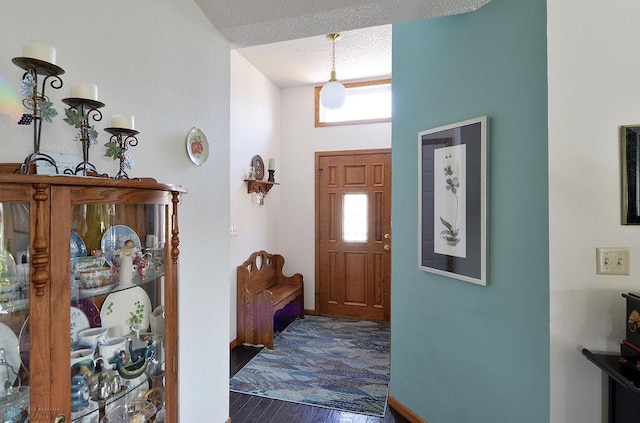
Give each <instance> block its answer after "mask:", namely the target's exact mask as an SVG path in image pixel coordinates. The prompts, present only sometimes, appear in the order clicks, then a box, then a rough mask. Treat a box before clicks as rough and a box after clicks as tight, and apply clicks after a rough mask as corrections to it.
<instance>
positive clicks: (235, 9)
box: [195, 0, 491, 88]
mask: <svg viewBox="0 0 640 423" xmlns="http://www.w3.org/2000/svg"><path fill="white" fill-rule="evenodd" d="M489 1H491V0H321V1H318V0H257V1H256V0H195V2H196V4H198V6H199V7H200V8H201V9H202V11H203V12H204V14H205V15H206V16H207V17H208V18H209V20H210V21H211V22H212V23H213V26H214V27H215V28H216V29H217V30H218V31H219V32H220V33H221V34H222V35H223V36H224V37H225V38H227V40H229V42H230V43H231V46H232V48H235V49H237V51H238V52H239V53H240V54H241V55H242V56H243V57H245V58H246V59H247V60H248V61H249V62H250V63H251V64H253V65H254V66H255V67H256V68H257V69H258V70H260V71H261V72H262V73H263V74H264V75H265V76H266V77H267V78H269V79H270V80H271V81H273V82H274V83H275V84H276V85H277V86H278V87H280V88H286V87H293V86H300V85H308V84H316V83H322V82H325V81H326V80H328V79H329V74H330V71H331V42H330V41H328V40H327V39H326V37H325V35H326V34H328V33H341V34H342V39H341V40H340V41H338V42H337V43H336V70H337V74H338V79H340V80H341V81H348V80H361V79H372V78H376V77H379V76H389V75H391V26H390V25H389V24H392V23H397V22H405V21H412V20H419V19H426V18H430V17H437V16H447V15H454V14H460V13H466V12H470V11H473V10H476V9H478V8H480V7H482V6H484V5H485V4H487V3H488V2H489Z"/></svg>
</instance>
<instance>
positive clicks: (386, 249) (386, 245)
mask: <svg viewBox="0 0 640 423" xmlns="http://www.w3.org/2000/svg"><path fill="white" fill-rule="evenodd" d="M382 248H384V250H385V251H391V245H389V244H384V247H382Z"/></svg>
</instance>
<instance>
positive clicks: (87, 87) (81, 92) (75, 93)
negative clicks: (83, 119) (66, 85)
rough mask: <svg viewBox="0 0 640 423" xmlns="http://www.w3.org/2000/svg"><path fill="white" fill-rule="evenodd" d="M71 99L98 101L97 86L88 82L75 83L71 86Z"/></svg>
mask: <svg viewBox="0 0 640 423" xmlns="http://www.w3.org/2000/svg"><path fill="white" fill-rule="evenodd" d="M70 91H71V98H86V99H88V100H93V101H98V86H97V85H95V84H90V83H88V82H76V83H75V84H71V89H70Z"/></svg>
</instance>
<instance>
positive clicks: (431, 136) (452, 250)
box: [418, 116, 489, 285]
mask: <svg viewBox="0 0 640 423" xmlns="http://www.w3.org/2000/svg"><path fill="white" fill-rule="evenodd" d="M488 135H489V128H488V118H487V117H486V116H482V117H478V118H474V119H469V120H466V121H464V122H458V123H453V124H450V125H445V126H441V127H438V128H434V129H429V130H426V131H422V132H420V133H418V158H419V165H418V169H419V178H418V228H419V229H418V231H419V232H418V266H419V268H420V269H421V270H424V271H426V272H432V273H436V274H439V275H444V276H449V277H452V278H455V279H460V280H463V281H466V282H472V283H475V284H479V285H486V284H487V166H488V146H489V138H488Z"/></svg>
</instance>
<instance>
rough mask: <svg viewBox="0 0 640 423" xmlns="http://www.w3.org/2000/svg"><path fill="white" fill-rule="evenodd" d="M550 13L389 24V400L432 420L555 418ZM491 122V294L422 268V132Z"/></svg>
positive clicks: (501, 6) (525, 9) (512, 1)
mask: <svg viewBox="0 0 640 423" xmlns="http://www.w3.org/2000/svg"><path fill="white" fill-rule="evenodd" d="M546 57H547V52H546V2H545V1H544V0H493V1H492V2H490V3H489V4H487V5H486V6H484V7H482V8H480V9H479V10H477V11H475V12H472V13H468V14H464V15H457V16H451V17H444V18H436V19H427V20H423V21H416V22H409V23H402V24H396V25H393V142H392V147H393V259H392V264H393V267H392V269H393V270H392V294H391V295H392V301H391V304H392V305H391V309H392V310H391V316H392V318H391V324H392V359H391V395H392V396H394V397H395V398H396V399H397V400H399V401H400V402H401V403H402V404H404V405H405V406H407V407H409V408H410V409H411V410H413V411H414V412H416V413H418V414H419V415H420V416H422V417H423V418H425V419H427V421H428V422H429V423H465V422H473V423H512V422H518V423H541V422H545V421H547V422H548V421H549V259H548V255H549V246H548V245H549V235H548V206H549V202H548V194H547V193H548V177H547V166H548V163H547V62H546ZM482 115H487V116H488V117H489V121H490V149H489V154H490V164H489V184H488V187H489V202H488V204H489V230H488V233H489V240H488V242H489V248H488V271H489V276H488V281H489V282H488V285H487V286H486V287H483V286H479V285H474V284H471V283H468V282H463V281H460V280H457V279H452V278H448V277H444V276H440V275H435V274H432V273H427V272H423V271H420V270H419V269H418V232H417V228H418V226H417V221H418V204H417V201H418V159H417V151H418V141H417V134H418V132H419V131H422V130H425V129H430V128H435V127H438V126H441V125H445V124H449V123H454V122H458V121H463V120H466V119H470V118H474V117H478V116H482Z"/></svg>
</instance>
